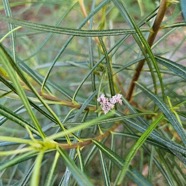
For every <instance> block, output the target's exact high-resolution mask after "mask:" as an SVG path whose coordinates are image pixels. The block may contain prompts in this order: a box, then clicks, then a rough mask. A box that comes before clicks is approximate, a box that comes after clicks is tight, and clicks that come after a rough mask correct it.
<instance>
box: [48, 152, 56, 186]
mask: <svg viewBox="0 0 186 186" xmlns="http://www.w3.org/2000/svg"><path fill="white" fill-rule="evenodd" d="M58 159H59V153H58V152H56V155H55V157H54V160H53V163H52V167H51V169H50V170H49V173H48V176H47V180H46V182H45V186H51V185H52V181H53V179H54V177H55V175H54V174H55V172H54V171H55V168H56V166H57V162H58Z"/></svg>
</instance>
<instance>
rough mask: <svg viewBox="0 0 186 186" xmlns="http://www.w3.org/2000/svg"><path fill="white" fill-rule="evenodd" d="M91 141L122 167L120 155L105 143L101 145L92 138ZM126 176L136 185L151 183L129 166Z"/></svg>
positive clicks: (143, 185)
mask: <svg viewBox="0 0 186 186" xmlns="http://www.w3.org/2000/svg"><path fill="white" fill-rule="evenodd" d="M93 143H94V144H95V145H96V146H97V147H98V148H99V149H100V150H101V151H102V152H103V153H104V154H105V155H106V156H107V157H108V158H109V160H111V161H112V162H113V163H114V164H116V165H117V166H118V167H119V168H122V167H123V164H124V160H123V159H122V158H121V157H120V156H118V154H116V153H115V152H113V151H112V150H111V149H109V148H108V147H106V146H105V145H103V144H102V143H100V142H98V141H95V140H93ZM127 176H129V177H130V178H131V179H132V180H133V181H134V182H135V183H136V184H137V185H138V186H151V185H152V184H151V183H149V181H148V180H147V179H145V178H144V176H143V175H141V174H140V173H139V172H138V171H137V170H135V169H132V168H130V167H129V171H128V173H127Z"/></svg>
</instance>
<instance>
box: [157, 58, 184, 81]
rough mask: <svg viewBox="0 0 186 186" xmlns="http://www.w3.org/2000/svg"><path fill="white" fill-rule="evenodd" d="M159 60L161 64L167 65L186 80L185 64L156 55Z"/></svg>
mask: <svg viewBox="0 0 186 186" xmlns="http://www.w3.org/2000/svg"><path fill="white" fill-rule="evenodd" d="M155 58H156V60H157V62H159V63H160V64H161V65H163V66H165V67H167V68H168V69H169V70H171V71H172V72H174V74H175V75H177V76H180V77H181V78H183V79H185V80H186V67H185V66H183V65H180V64H178V63H176V62H173V61H171V60H169V59H166V58H163V57H160V56H156V57H155Z"/></svg>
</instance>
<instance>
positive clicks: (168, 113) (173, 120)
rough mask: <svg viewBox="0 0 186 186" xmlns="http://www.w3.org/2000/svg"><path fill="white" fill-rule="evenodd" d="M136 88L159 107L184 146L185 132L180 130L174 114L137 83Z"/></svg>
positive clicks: (180, 127) (185, 141) (185, 143)
mask: <svg viewBox="0 0 186 186" xmlns="http://www.w3.org/2000/svg"><path fill="white" fill-rule="evenodd" d="M137 86H138V87H139V88H140V89H141V90H142V91H143V92H144V93H145V94H146V95H147V96H148V97H149V98H151V99H152V100H153V101H154V103H155V104H156V105H157V106H158V107H159V109H160V110H161V111H162V112H163V113H164V114H165V116H166V117H167V119H168V121H169V122H170V123H171V124H172V126H173V128H174V129H175V130H176V131H177V133H178V135H179V136H180V138H181V139H182V141H183V143H184V145H186V133H185V130H184V129H183V128H182V126H181V124H180V123H179V121H178V120H177V119H176V117H175V116H174V114H173V113H172V112H171V111H170V109H169V108H168V107H167V105H166V104H165V103H164V102H163V101H161V100H160V99H159V98H158V97H157V96H156V95H154V94H153V93H152V92H151V91H150V90H148V89H147V88H145V87H144V86H143V85H141V84H139V83H137Z"/></svg>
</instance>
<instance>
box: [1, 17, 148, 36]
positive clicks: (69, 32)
mask: <svg viewBox="0 0 186 186" xmlns="http://www.w3.org/2000/svg"><path fill="white" fill-rule="evenodd" d="M0 20H2V21H6V22H8V23H13V24H15V25H19V26H22V27H26V28H30V29H33V30H38V31H42V32H50V33H56V34H64V35H71V36H81V37H103V36H117V35H125V34H134V33H135V30H133V29H112V30H81V29H71V28H62V27H57V26H51V25H44V24H39V23H32V22H28V21H22V20H18V19H15V18H10V17H6V16H3V15H0ZM141 31H145V32H147V31H149V30H147V29H144V30H141Z"/></svg>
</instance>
